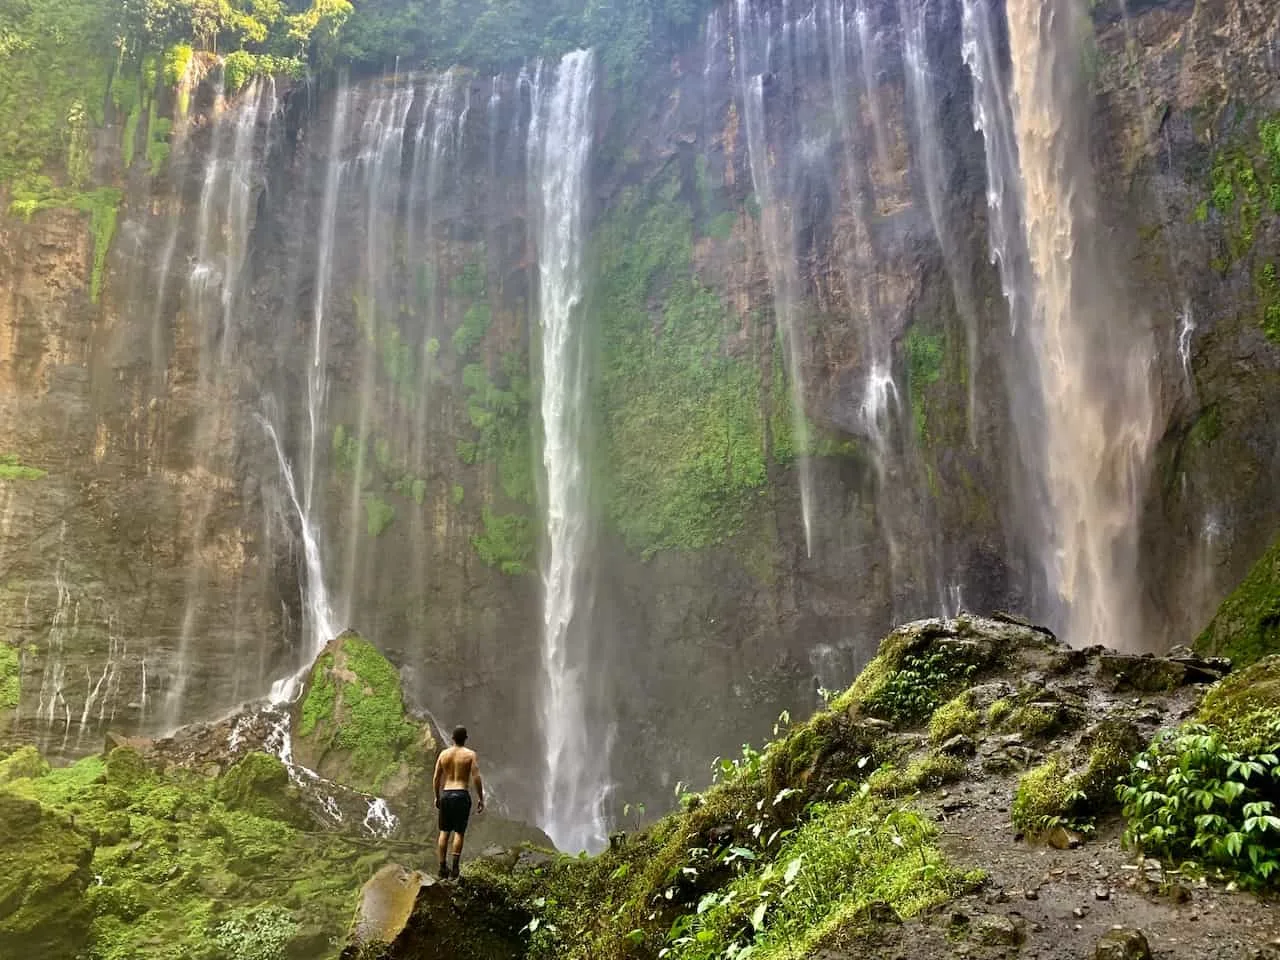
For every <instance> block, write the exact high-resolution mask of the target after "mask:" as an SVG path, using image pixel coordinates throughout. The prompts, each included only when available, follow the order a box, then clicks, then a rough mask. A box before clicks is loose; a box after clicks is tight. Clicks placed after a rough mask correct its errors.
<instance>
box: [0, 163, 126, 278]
mask: <svg viewBox="0 0 1280 960" xmlns="http://www.w3.org/2000/svg"><path fill="white" fill-rule="evenodd" d="M121 197H122V194H121V192H120V190H118V189H117V188H115V187H99V188H98V189H96V190H90V191H87V192H80V191H76V190H69V189H66V188H63V187H55V186H54V185H53V182H52V181H51V180H50V179H49V178H48V177H38V176H36V177H27V178H24V179H23V180H22V181H20V182H19V183H18V184H15V186H14V188H13V199H12V200H11V201H10V204H9V209H10V212H12V213H15V214H17V215H19V216H22V217H25V218H27V219H30V218H31V217H32V216H33V215H35V214H36V213H39V212H40V211H42V210H60V209H61V210H77V211H79V212H80V213H85V214H88V215H89V232H90V234H91V235H92V237H93V263H92V268H91V275H90V284H89V298H90V299H91V300H92V301H93V302H94V303H97V302H98V297H99V296H100V295H101V293H102V280H103V276H104V274H105V272H106V266H107V254H108V253H109V252H110V250H111V241H112V239H113V238H114V237H115V232H116V220H117V218H118V216H119V208H120V200H121Z"/></svg>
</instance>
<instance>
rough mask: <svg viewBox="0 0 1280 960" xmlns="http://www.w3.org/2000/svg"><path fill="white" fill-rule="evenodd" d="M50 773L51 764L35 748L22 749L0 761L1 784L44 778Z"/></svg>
mask: <svg viewBox="0 0 1280 960" xmlns="http://www.w3.org/2000/svg"><path fill="white" fill-rule="evenodd" d="M48 772H49V764H48V763H46V762H45V759H44V757H42V756H40V751H39V750H37V749H36V748H35V747H20V748H19V749H18V750H17V751H16V752H15V753H12V754H10V755H9V756H8V757H6V758H5V759H4V760H0V784H6V783H12V782H13V781H14V780H23V779H30V780H34V779H36V778H37V777H43V776H44V775H45V774H46V773H48Z"/></svg>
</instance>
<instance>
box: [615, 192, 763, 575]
mask: <svg viewBox="0 0 1280 960" xmlns="http://www.w3.org/2000/svg"><path fill="white" fill-rule="evenodd" d="M593 273H594V278H595V281H594V292H595V295H594V298H593V301H592V303H593V313H594V314H595V315H596V316H598V317H599V318H600V321H599V323H600V357H601V372H600V376H599V378H598V380H597V381H596V384H595V407H596V409H599V410H600V411H601V418H602V430H601V437H602V440H601V457H600V461H601V463H602V467H601V480H602V486H603V488H604V500H605V511H606V514H607V516H608V518H609V520H610V522H611V523H612V524H613V526H614V527H615V528H616V529H617V530H618V532H619V533H620V534H621V535H622V537H623V539H624V540H625V541H626V543H627V545H628V546H629V547H631V548H632V549H634V550H637V551H638V552H640V553H642V554H646V555H648V554H652V553H653V552H655V551H658V550H668V549H698V548H701V547H705V546H709V545H711V544H717V543H722V542H724V541H725V540H726V539H728V538H729V537H731V536H733V535H734V534H736V533H737V532H739V531H740V530H741V529H742V528H743V525H744V521H745V518H746V516H747V514H748V513H749V512H750V511H751V510H752V509H753V508H754V506H755V504H756V502H757V497H758V495H759V491H760V490H761V489H762V488H763V487H764V484H765V482H766V468H767V458H766V448H765V419H766V413H767V411H766V410H765V408H764V401H763V389H762V383H761V374H760V362H759V361H760V358H759V357H758V356H757V355H756V354H755V351H754V349H753V348H752V347H751V346H750V345H746V346H739V347H735V348H734V350H733V351H730V350H728V349H726V339H727V337H728V335H729V334H731V333H733V332H734V331H735V329H737V325H736V324H734V323H733V322H732V321H731V320H730V318H729V316H728V315H727V311H726V309H725V305H724V304H723V303H722V301H721V298H720V297H719V296H717V295H716V294H715V293H714V292H713V291H712V290H710V289H709V288H708V287H706V286H705V285H704V284H703V283H702V282H701V280H700V279H699V278H698V277H697V276H696V274H695V272H694V269H693V215H692V211H691V210H690V208H689V206H688V205H687V204H686V203H685V202H683V201H682V200H681V198H680V183H679V181H678V180H675V179H669V180H666V181H665V182H662V183H660V184H658V185H656V186H655V187H654V188H652V189H651V190H649V191H648V192H645V191H641V190H639V189H636V188H632V189H628V190H627V191H625V192H624V194H623V196H622V197H621V199H620V201H619V202H618V203H617V204H616V205H615V206H614V208H613V209H612V210H611V211H610V213H609V215H608V216H607V217H606V218H605V221H604V222H603V223H602V224H601V225H600V227H599V228H598V229H597V230H596V231H595V232H594V235H593ZM783 392H784V393H785V388H784V389H783Z"/></svg>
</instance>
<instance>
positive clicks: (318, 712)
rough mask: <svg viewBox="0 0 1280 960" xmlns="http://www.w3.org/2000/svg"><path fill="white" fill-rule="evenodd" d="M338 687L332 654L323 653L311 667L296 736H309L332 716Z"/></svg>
mask: <svg viewBox="0 0 1280 960" xmlns="http://www.w3.org/2000/svg"><path fill="white" fill-rule="evenodd" d="M337 698H338V687H337V685H336V684H335V683H334V680H333V654H332V653H325V654H323V655H322V656H321V657H320V658H319V659H318V660H317V661H316V662H315V665H314V666H313V667H312V668H311V684H310V685H309V686H308V687H307V691H306V694H305V695H304V696H303V698H302V707H301V710H302V713H301V722H300V723H299V725H298V731H297V733H298V736H300V737H309V736H311V734H312V733H314V732H315V730H316V728H317V727H318V726H320V725H321V724H324V723H328V721H329V720H330V718H332V717H333V708H334V705H335V703H336V702H337Z"/></svg>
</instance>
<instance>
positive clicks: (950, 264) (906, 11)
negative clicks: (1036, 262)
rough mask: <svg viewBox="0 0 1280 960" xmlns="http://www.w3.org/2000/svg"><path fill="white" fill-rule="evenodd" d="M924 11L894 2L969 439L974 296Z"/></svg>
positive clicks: (917, 3) (974, 373) (922, 3)
mask: <svg viewBox="0 0 1280 960" xmlns="http://www.w3.org/2000/svg"><path fill="white" fill-rule="evenodd" d="M929 9H930V8H929V0H899V2H898V14H899V18H900V19H901V21H902V52H903V59H904V60H905V65H906V80H907V95H908V100H909V102H910V104H911V112H912V115H913V116H914V118H915V124H914V128H915V147H916V157H915V161H916V166H917V168H918V170H919V174H920V181H921V185H922V186H923V187H924V196H925V205H926V206H927V207H928V208H929V219H930V221H931V222H932V223H933V233H934V236H935V237H937V239H938V246H939V248H940V249H941V250H942V261H943V264H944V265H945V267H946V270H947V277H948V278H949V279H950V281H951V292H952V295H953V296H954V297H955V302H956V310H957V311H958V312H959V314H960V318H961V320H963V321H964V326H965V348H966V352H967V357H968V362H969V395H968V427H969V435H970V438H971V439H972V437H973V430H974V422H975V420H976V418H977V397H978V394H977V384H978V370H977V365H978V311H977V307H976V306H975V304H974V297H973V292H972V290H971V289H970V288H969V281H968V279H967V276H968V275H967V273H966V271H965V268H964V266H963V265H962V263H961V251H960V238H959V237H958V236H957V234H956V231H955V228H954V225H953V223H952V219H951V212H950V208H949V206H948V203H947V196H948V190H949V184H948V176H947V169H946V162H945V159H944V157H943V147H942V135H941V130H940V125H941V123H942V117H941V110H940V109H939V104H938V92H937V90H936V89H935V84H934V78H933V75H932V73H931V72H930V68H929V50H928V20H929Z"/></svg>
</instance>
